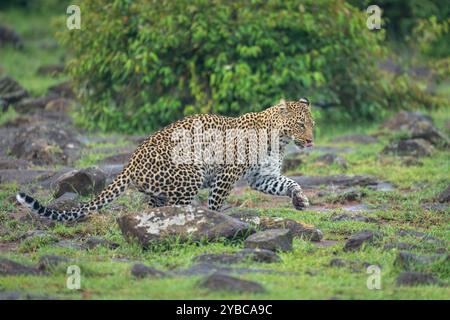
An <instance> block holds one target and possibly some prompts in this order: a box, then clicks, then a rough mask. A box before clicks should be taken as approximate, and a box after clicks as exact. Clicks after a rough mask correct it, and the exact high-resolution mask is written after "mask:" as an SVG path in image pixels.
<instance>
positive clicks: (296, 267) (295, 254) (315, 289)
mask: <svg viewBox="0 0 450 320" xmlns="http://www.w3.org/2000/svg"><path fill="white" fill-rule="evenodd" d="M42 19H46V20H47V21H51V18H50V17H45V16H42V15H39V16H38V15H33V14H32V13H30V14H29V15H26V16H24V15H23V13H20V12H16V11H11V10H9V11H7V12H2V13H0V20H1V21H5V23H7V24H11V25H13V26H14V27H15V28H16V30H17V31H19V32H20V33H22V35H23V37H24V38H25V39H26V47H25V49H24V51H22V52H17V51H14V50H13V49H12V48H8V47H6V48H1V49H0V56H1V60H0V61H1V64H2V66H3V68H4V73H5V74H7V75H11V76H12V77H14V78H16V79H18V80H19V82H20V83H21V84H22V85H23V86H24V87H25V88H26V89H28V90H29V91H30V92H31V93H32V94H33V95H36V96H37V95H41V94H44V93H45V92H46V90H47V88H48V87H49V86H50V85H52V84H55V83H57V82H59V81H62V80H64V78H50V77H41V76H38V75H36V70H37V68H38V67H39V66H40V65H42V64H47V63H58V62H60V61H62V60H63V59H64V52H63V51H62V50H61V49H60V48H53V49H48V48H49V47H48V46H46V47H42V42H45V43H48V44H50V45H51V43H52V41H53V40H52V39H53V38H52V33H53V32H54V31H56V30H57V28H58V25H54V24H51V25H46V26H45V27H42ZM30 57H38V58H36V59H34V58H30ZM424 111H425V112H426V113H428V114H430V115H431V116H432V117H433V119H434V121H435V123H436V124H437V126H438V127H439V128H441V129H442V130H444V131H445V130H447V129H445V124H446V122H447V121H448V120H449V114H448V110H435V111H432V112H430V111H427V110H424ZM15 116H17V114H16V113H15V112H14V111H13V110H12V109H11V110H10V111H8V113H7V114H6V116H2V117H0V124H1V123H4V122H5V121H7V120H9V119H12V118H14V117H15ZM318 125H319V126H320V128H321V130H320V133H319V134H318V135H317V139H316V144H318V145H321V146H324V145H328V144H330V141H331V140H332V139H333V138H334V137H336V136H338V135H344V134H350V133H352V134H354V133H364V134H367V133H380V132H378V131H379V129H378V125H379V124H378V123H375V122H374V123H361V124H359V125H357V126H355V125H354V124H340V125H336V124H334V123H326V122H324V123H319V124H318ZM381 133H382V132H381ZM446 133H447V134H449V133H450V132H448V130H447V131H446ZM105 137H107V136H105ZM393 137H395V134H390V133H382V134H381V135H379V142H378V143H376V144H372V145H351V144H343V146H344V145H345V146H350V147H352V148H354V152H351V153H346V154H342V156H343V157H344V158H345V159H346V160H347V162H348V165H349V168H348V169H342V168H340V167H339V166H334V165H332V166H320V165H318V164H317V163H315V162H314V158H315V156H316V155H317V153H316V154H315V153H313V154H311V155H310V156H309V157H307V158H306V160H305V163H304V164H303V165H301V166H299V167H298V168H295V169H294V170H292V171H291V172H290V173H292V174H293V173H295V174H308V175H328V174H339V173H346V174H371V175H374V176H375V177H377V178H378V179H380V180H386V181H389V182H391V183H393V184H395V185H396V186H397V188H396V189H395V190H394V191H389V192H384V191H373V190H369V189H367V188H363V189H362V190H363V191H364V192H365V193H366V196H365V197H363V198H362V199H361V203H362V204H364V205H366V206H367V208H368V210H366V211H363V212H361V214H364V215H366V216H369V217H372V218H375V219H377V220H378V221H380V223H365V222H355V221H350V222H334V221H332V220H331V216H332V215H333V213H335V212H338V213H339V212H343V210H342V208H341V207H342V206H341V205H339V204H337V205H336V207H337V208H336V209H333V210H331V211H325V212H316V211H312V210H305V211H301V212H300V211H296V210H293V209H292V206H291V204H290V203H289V201H285V202H280V203H272V202H271V198H268V197H266V196H265V195H262V194H261V193H258V192H254V191H250V190H245V192H243V193H239V194H234V195H232V196H231V197H230V199H229V203H230V204H232V205H233V206H241V207H244V208H246V207H252V208H257V209H256V210H257V212H258V213H259V214H261V215H265V216H273V217H284V218H291V219H296V220H299V221H303V222H305V223H308V224H313V225H315V226H316V227H318V228H319V229H321V230H322V231H323V233H324V237H325V239H326V240H335V241H337V243H336V244H335V245H333V246H329V247H319V246H316V245H315V244H313V243H311V242H309V241H306V240H303V239H295V240H294V249H293V251H292V252H287V253H279V255H280V256H281V258H282V262H279V263H274V264H256V263H251V262H246V263H243V264H242V266H251V267H256V268H267V269H273V270H276V271H280V272H290V273H294V274H293V275H277V274H253V273H252V274H245V275H240V276H239V277H240V278H243V279H247V280H254V281H258V282H259V283H261V284H262V285H263V286H264V287H265V288H266V290H267V292H266V293H264V294H236V293H230V292H215V293H211V292H207V291H205V290H204V289H201V288H199V287H198V286H197V283H198V281H199V280H200V279H201V278H202V277H198V276H196V277H182V276H177V277H168V278H163V279H151V278H147V279H136V278H134V277H133V276H132V275H131V273H130V269H131V266H132V264H133V263H134V262H136V261H140V262H143V263H145V264H146V265H148V266H152V267H155V268H158V269H161V270H173V269H179V268H187V267H189V266H191V265H192V258H193V257H195V256H196V255H199V254H201V253H225V252H235V251H238V250H240V249H241V248H242V246H243V244H242V242H241V241H233V242H230V241H219V242H215V243H200V244H192V243H191V244H189V243H185V244H183V243H176V242H172V243H169V244H165V245H164V246H159V247H157V246H155V247H152V248H151V249H149V250H144V249H142V248H141V247H140V246H139V245H138V244H136V243H134V242H127V241H125V239H124V238H123V236H122V234H121V233H120V230H119V228H118V225H117V223H116V218H117V217H118V216H120V215H122V214H126V213H128V212H134V211H140V210H142V209H144V208H146V204H145V201H144V198H143V197H142V195H140V194H138V193H136V192H133V191H129V192H126V193H125V194H124V195H123V196H121V197H120V198H119V199H117V200H116V201H115V202H114V203H113V204H112V205H110V206H109V207H108V208H106V209H103V210H101V211H100V212H99V214H96V215H93V216H92V217H91V218H89V219H88V220H87V221H84V222H80V223H76V224H72V225H65V224H61V223H56V224H55V225H54V226H51V225H48V224H45V223H43V222H42V221H40V220H38V219H36V218H35V217H33V216H31V215H30V214H28V213H26V210H23V208H20V207H18V206H17V204H16V203H15V201H14V194H15V193H16V192H17V191H18V190H19V187H20V188H21V189H22V188H23V186H17V185H16V184H0V257H5V258H10V259H13V260H15V261H18V262H22V263H25V264H31V265H36V264H37V262H38V260H39V258H40V257H41V256H43V255H45V254H52V255H61V256H65V257H68V258H70V259H71V262H70V263H68V264H62V265H61V266H59V267H56V268H55V269H54V270H52V271H51V273H50V275H48V276H1V277H0V291H1V290H7V291H23V292H27V293H33V294H37V295H48V296H51V297H57V298H60V299H199V300H201V299H331V298H333V299H335V298H337V299H448V298H449V297H450V290H449V288H448V287H440V286H434V285H433V286H417V287H398V286H396V284H395V280H396V277H397V276H398V274H399V273H400V272H401V270H400V268H399V267H398V266H395V265H394V260H395V258H396V256H397V254H398V250H397V249H392V250H384V249H383V246H384V245H385V244H388V243H392V242H398V241H401V242H407V243H411V244H414V245H416V246H417V248H416V249H412V250H411V251H412V252H414V253H417V254H424V255H431V254H435V252H436V251H438V250H441V249H442V248H444V249H447V247H448V241H449V240H450V237H449V230H450V221H449V219H448V214H449V211H448V207H447V209H444V210H429V209H424V207H423V205H424V203H435V202H436V200H435V198H436V196H437V195H438V194H439V193H440V192H441V191H442V190H443V189H444V188H445V187H446V186H447V185H448V183H449V159H450V158H449V153H448V151H445V150H437V151H436V153H435V154H434V155H433V156H432V157H429V158H423V159H421V161H422V162H423V165H422V166H411V167H407V166H405V165H403V163H402V162H401V160H400V159H399V158H398V157H395V156H381V157H380V151H381V150H382V149H383V147H384V146H385V145H386V144H387V143H388V141H389V140H390V139H392V138H393ZM126 144H127V142H126V140H125V139H118V140H117V142H113V143H90V144H89V145H88V146H87V148H86V149H85V150H86V151H84V152H83V153H82V157H81V159H80V160H79V161H78V162H77V163H76V166H77V167H88V166H91V165H95V164H98V163H99V162H101V159H102V158H104V157H105V156H108V155H111V152H110V151H106V152H102V151H101V148H105V150H108V149H109V148H111V147H117V148H120V147H123V146H126ZM35 194H36V197H37V198H39V199H42V200H44V201H42V202H43V203H44V204H47V203H49V202H50V200H51V196H50V194H49V190H36V192H35ZM199 198H200V200H205V198H206V193H205V192H202V193H201V194H200V196H199ZM311 200H312V201H313V203H319V204H321V203H322V204H323V202H324V203H325V204H329V203H334V202H336V201H337V200H339V195H333V194H331V195H329V196H327V197H325V198H324V199H320V198H316V197H314V198H313V199H311ZM36 229H40V230H43V231H44V232H45V235H44V236H42V237H32V238H28V239H26V240H23V238H22V236H23V235H24V234H25V233H26V232H28V231H32V230H36ZM365 229H371V230H376V231H378V232H381V233H382V234H383V238H382V239H381V240H379V241H378V242H377V243H375V244H374V245H368V246H366V247H364V248H363V250H361V251H357V252H345V251H343V244H344V241H345V240H346V239H347V238H348V237H349V236H350V235H352V234H354V233H355V232H358V231H361V230H365ZM401 229H411V230H418V231H422V232H425V233H427V234H429V235H431V236H433V237H436V238H439V239H442V240H443V241H444V242H443V244H442V243H432V242H426V241H423V240H422V239H419V238H416V237H401V238H400V237H399V236H398V235H397V232H398V231H399V230H401ZM89 236H95V237H99V238H102V239H105V240H109V241H112V242H114V243H118V244H119V247H118V248H117V249H110V248H108V247H106V246H98V247H96V248H94V249H90V250H85V249H83V250H80V249H77V248H63V247H59V246H57V245H55V244H56V243H57V242H58V241H60V240H67V241H73V242H75V243H83V241H84V240H85V239H86V238H87V237H89ZM8 246H12V248H10V249H8ZM5 248H6V249H5ZM335 258H340V259H344V260H348V261H354V263H353V264H354V265H355V266H357V270H353V268H352V267H342V268H337V267H332V266H330V261H331V260H332V259H335ZM365 262H368V263H369V264H377V265H379V266H381V270H382V273H381V276H382V278H381V284H382V288H381V290H369V289H368V288H367V286H366V282H367V279H368V274H367V273H366V269H365V267H363V266H362V264H363V263H365ZM69 264H74V265H78V266H79V267H80V268H81V289H80V290H69V289H67V287H66V280H67V274H66V271H67V269H66V267H67V266H68V265H69ZM417 270H419V271H424V272H431V273H433V274H435V275H436V276H437V277H438V278H439V279H441V280H442V281H448V280H449V276H450V267H449V264H448V262H445V261H438V262H437V263H435V264H432V265H427V266H425V267H420V266H417Z"/></svg>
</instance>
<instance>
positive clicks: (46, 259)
mask: <svg viewBox="0 0 450 320" xmlns="http://www.w3.org/2000/svg"><path fill="white" fill-rule="evenodd" d="M67 262H69V259H68V258H66V257H62V256H57V255H51V254H46V255H43V256H41V257H40V258H39V263H38V268H39V270H42V271H49V270H52V269H54V268H55V267H56V266H58V265H59V264H61V263H67Z"/></svg>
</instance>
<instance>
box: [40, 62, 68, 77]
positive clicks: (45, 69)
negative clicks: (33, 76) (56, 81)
mask: <svg viewBox="0 0 450 320" xmlns="http://www.w3.org/2000/svg"><path fill="white" fill-rule="evenodd" d="M63 72H64V65H62V64H46V65H42V66H40V67H39V68H38V69H37V71H36V73H37V74H38V75H40V76H56V75H59V74H61V73H63Z"/></svg>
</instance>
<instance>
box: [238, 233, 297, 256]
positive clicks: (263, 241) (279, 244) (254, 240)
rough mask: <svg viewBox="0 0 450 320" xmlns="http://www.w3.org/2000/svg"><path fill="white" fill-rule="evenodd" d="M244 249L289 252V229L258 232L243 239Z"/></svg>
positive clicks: (290, 241)
mask: <svg viewBox="0 0 450 320" xmlns="http://www.w3.org/2000/svg"><path fill="white" fill-rule="evenodd" d="M244 247H245V248H250V249H266V250H271V251H277V250H280V251H291V250H292V233H291V231H290V230H289V229H268V230H265V231H260V232H257V233H255V234H252V235H251V236H249V237H248V238H247V239H245V241H244Z"/></svg>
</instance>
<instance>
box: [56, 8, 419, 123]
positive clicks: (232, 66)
mask: <svg viewBox="0 0 450 320" xmlns="http://www.w3.org/2000/svg"><path fill="white" fill-rule="evenodd" d="M81 12H82V29H81V30H72V31H66V32H65V33H64V34H62V38H63V40H64V41H65V43H66V45H67V46H68V47H69V48H70V49H71V51H72V52H73V54H74V56H73V59H72V61H71V62H70V64H69V69H70V71H71V74H72V76H73V78H74V80H75V81H76V83H77V88H79V93H80V97H81V98H82V101H83V103H84V108H83V110H82V116H83V121H84V122H86V123H87V124H90V126H91V127H92V128H94V127H96V128H98V127H100V129H103V130H108V129H114V130H120V131H134V130H142V131H149V130H151V129H156V128H159V127H161V126H162V125H165V124H168V123H170V122H172V121H174V120H176V119H178V118H180V117H182V116H183V115H187V114H193V113H205V112H211V113H219V114H225V115H237V114H241V113H245V112H249V111H258V110H261V109H262V108H264V107H266V106H268V105H271V104H273V103H274V102H276V101H277V100H278V99H279V98H281V97H286V98H288V99H296V98H299V97H302V96H307V97H309V98H310V99H311V100H312V101H313V102H315V103H316V105H324V106H333V107H337V108H340V110H342V111H341V112H340V116H342V117H344V118H349V117H364V118H369V119H370V118H371V117H373V116H375V115H380V111H381V110H384V109H386V108H388V107H389V106H395V107H400V106H402V105H410V103H411V101H413V102H418V103H423V102H424V101H422V100H424V99H425V97H424V96H423V95H422V93H421V92H420V90H417V92H416V90H414V89H411V88H410V86H409V83H408V81H407V79H404V78H401V77H400V78H399V77H397V78H395V79H388V78H386V77H384V76H383V74H381V73H380V71H379V70H378V67H377V63H378V62H379V61H381V59H383V57H384V54H385V49H384V47H383V46H382V45H380V41H381V40H382V37H383V32H382V31H381V32H380V31H369V30H368V29H367V28H366V19H367V16H366V14H365V13H364V12H361V11H360V10H358V9H356V8H354V7H352V6H351V5H349V4H347V3H346V2H345V1H342V0H340V1H332V0H322V1H315V0H306V1H301V2H299V1H296V0H271V1H263V0H253V1H245V0H238V1H228V0H214V1H209V0H178V1H161V0H136V1H127V0H116V1H110V0H90V1H85V2H82V7H81Z"/></svg>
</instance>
